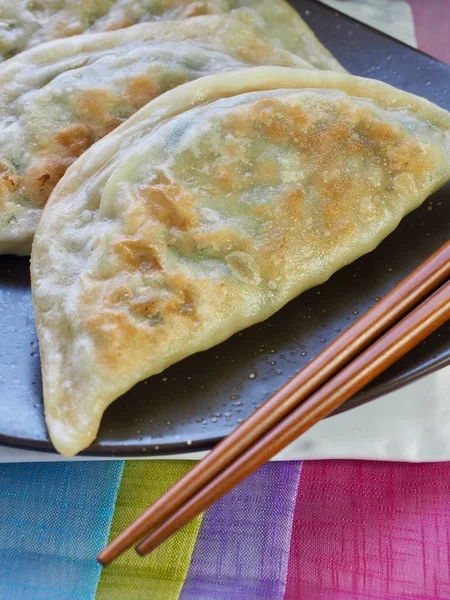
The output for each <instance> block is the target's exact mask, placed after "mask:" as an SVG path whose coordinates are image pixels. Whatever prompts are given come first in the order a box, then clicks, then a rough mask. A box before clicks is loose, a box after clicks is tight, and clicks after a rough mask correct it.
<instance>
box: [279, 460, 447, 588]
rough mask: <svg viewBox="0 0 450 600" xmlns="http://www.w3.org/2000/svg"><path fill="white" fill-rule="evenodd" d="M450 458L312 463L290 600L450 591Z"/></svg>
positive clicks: (297, 524)
mask: <svg viewBox="0 0 450 600" xmlns="http://www.w3.org/2000/svg"><path fill="white" fill-rule="evenodd" d="M449 531H450V464H449V463H435V464H426V465H425V464H423V465H408V464H404V463H382V462H378V463H377V462H364V461H317V462H316V461H312V462H306V463H304V467H303V473H302V481H301V486H300V490H299V495H298V497H297V505H296V508H295V516H294V525H293V531H292V542H291V553H290V558H289V571H288V582H287V590H286V596H285V600H306V599H307V600H323V599H328V598H332V599H333V600H360V599H361V600H362V599H364V600H367V599H375V598H377V599H378V598H379V599H383V600H406V599H414V600H419V599H420V600H438V599H442V600H443V599H448V598H450V560H449V556H450V537H449Z"/></svg>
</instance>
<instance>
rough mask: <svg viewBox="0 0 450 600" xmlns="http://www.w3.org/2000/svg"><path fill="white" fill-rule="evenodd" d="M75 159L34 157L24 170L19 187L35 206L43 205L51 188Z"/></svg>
mask: <svg viewBox="0 0 450 600" xmlns="http://www.w3.org/2000/svg"><path fill="white" fill-rule="evenodd" d="M74 160H75V157H63V156H59V157H52V156H49V157H48V158H44V159H42V158H39V157H38V158H35V159H34V160H33V161H32V163H31V164H30V166H29V167H28V169H27V170H26V171H25V173H24V175H23V178H22V181H21V187H23V188H24V190H25V192H26V194H27V195H28V196H29V197H30V198H32V199H33V203H34V204H35V205H36V206H44V205H45V203H46V202H47V200H48V197H49V196H50V194H51V193H52V191H53V188H54V187H55V185H56V184H57V183H58V181H59V180H60V179H61V177H62V176H63V175H64V173H65V172H66V171H67V169H68V168H69V167H70V165H71V164H72V163H73V161H74Z"/></svg>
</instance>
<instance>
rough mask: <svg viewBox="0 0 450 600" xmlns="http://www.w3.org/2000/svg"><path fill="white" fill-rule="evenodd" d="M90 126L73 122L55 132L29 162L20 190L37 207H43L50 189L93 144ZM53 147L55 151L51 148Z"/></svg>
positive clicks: (51, 189)
mask: <svg viewBox="0 0 450 600" xmlns="http://www.w3.org/2000/svg"><path fill="white" fill-rule="evenodd" d="M94 141H95V140H94V139H93V136H92V132H91V129H90V127H88V126H87V125H83V124H82V123H77V124H75V125H71V126H70V127H67V128H66V129H63V130H62V131H59V132H58V133H57V134H55V136H54V137H53V138H52V139H51V140H50V141H49V145H48V147H47V148H45V149H43V151H42V153H41V154H38V155H37V156H36V157H35V158H34V159H33V160H32V162H31V164H30V165H29V167H28V168H27V170H26V171H25V173H24V175H23V178H22V181H21V187H22V188H23V189H24V190H25V192H26V194H27V195H28V196H29V197H30V198H32V199H33V202H34V204H36V205H37V206H44V204H45V203H46V201H47V199H48V197H49V196H50V194H51V192H52V191H53V188H54V187H55V185H56V184H57V183H58V181H59V180H60V179H61V177H62V176H63V175H64V173H65V172H66V171H67V169H68V168H69V167H70V165H71V164H72V163H73V162H74V161H75V160H76V159H77V158H78V157H79V156H80V155H81V154H83V152H85V151H86V150H87V149H88V148H89V147H90V146H91V145H92V144H93V142H94ZM55 145H56V148H55Z"/></svg>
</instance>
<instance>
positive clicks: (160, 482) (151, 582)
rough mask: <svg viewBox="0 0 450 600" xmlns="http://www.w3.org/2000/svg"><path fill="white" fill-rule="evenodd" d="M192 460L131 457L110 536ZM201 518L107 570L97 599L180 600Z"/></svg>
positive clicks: (168, 485)
mask: <svg viewBox="0 0 450 600" xmlns="http://www.w3.org/2000/svg"><path fill="white" fill-rule="evenodd" d="M193 464H194V462H193V461H178V460H166V461H162V460H148V461H147V460H146V461H143V460H139V461H136V460H135V461H128V462H127V463H126V464H125V468H124V471H123V476H122V483H121V486H120V489H119V494H118V497H117V503H116V509H115V512H114V517H113V520H112V525H111V531H110V535H109V539H112V538H114V537H116V535H117V534H118V533H120V532H121V531H122V530H123V529H124V528H125V527H126V526H127V525H129V524H130V523H131V522H132V521H133V520H134V519H135V518H136V517H138V516H139V515H140V514H141V513H142V512H143V511H144V509H145V508H147V506H148V505H149V504H151V503H152V502H154V501H155V500H156V499H157V498H158V497H159V496H161V494H163V492H165V491H166V490H167V489H168V488H169V487H170V486H172V485H173V484H174V483H175V482H176V481H177V480H178V479H179V478H180V477H182V475H184V474H185V473H186V472H187V471H188V470H189V469H190V468H191V467H192V466H193ZM200 523H201V517H198V518H197V519H195V520H194V521H192V523H189V525H187V526H186V527H185V528H184V529H183V530H182V531H180V532H178V533H177V534H176V535H175V536H173V537H172V538H171V539H169V540H167V542H165V543H164V544H163V545H162V546H161V547H160V548H158V549H157V550H155V551H154V552H152V554H150V555H149V556H147V557H145V558H141V557H139V556H138V555H137V554H136V552H135V551H134V549H131V550H129V551H128V552H126V553H125V554H123V555H122V556H121V557H120V558H119V559H118V560H116V561H115V562H114V563H113V564H112V565H110V566H109V567H106V568H104V569H103V571H102V574H101V577H100V581H99V585H98V588H97V594H96V600H178V598H179V595H180V592H181V588H182V587H183V583H184V580H185V578H186V574H187V572H188V569H189V564H190V562H191V556H192V552H193V550H194V546H195V542H196V540H197V534H198V530H199V528H200Z"/></svg>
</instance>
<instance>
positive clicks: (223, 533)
mask: <svg viewBox="0 0 450 600" xmlns="http://www.w3.org/2000/svg"><path fill="white" fill-rule="evenodd" d="M192 464H193V463H192V461H170V462H167V461H127V462H123V461H114V462H101V463H92V462H91V463H88V462H78V463H57V464H49V463H40V464H37V463H34V464H20V465H19V464H16V465H14V464H11V465H2V466H1V467H0V558H1V560H0V598H2V600H3V599H4V600H319V599H320V600H324V599H325V600H327V599H333V600H356V599H358V600H359V599H364V600H366V599H383V600H406V599H414V600H418V599H421V600H428V599H429V600H432V599H433V600H434V599H436V600H437V599H448V598H450V561H449V556H450V536H449V531H450V464H449V463H434V464H426V465H423V464H422V465H421V464H416V465H410V464H405V463H385V462H367V461H308V462H304V463H301V462H299V461H297V462H296V461H292V462H282V463H269V464H268V465H266V466H265V467H264V468H262V469H260V470H259V471H258V472H257V473H255V474H254V475H253V476H252V477H250V478H249V479H248V480H247V481H245V482H244V483H243V484H242V485H241V486H240V487H239V488H237V489H236V490H234V491H232V492H230V493H229V494H228V495H227V496H225V497H224V498H223V499H222V500H220V501H219V502H218V503H217V504H216V505H214V506H213V507H212V508H211V509H210V510H208V511H207V512H206V514H205V515H204V516H203V518H198V519H196V520H195V521H194V522H193V523H191V524H190V525H189V526H188V527H186V528H185V529H184V530H183V531H181V532H179V533H178V534H177V535H176V536H175V537H174V538H172V539H170V540H168V541H167V542H166V543H165V544H164V545H163V546H161V547H160V548H159V549H158V550H157V551H156V552H154V553H153V554H152V555H150V556H149V557H147V558H145V559H141V558H139V557H138V556H137V555H136V554H135V553H134V551H129V552H128V553H126V554H125V555H123V556H122V557H121V558H120V559H119V560H118V561H117V562H116V563H113V565H111V566H109V567H108V568H106V569H103V570H102V571H101V569H100V567H99V566H98V565H97V564H96V562H95V559H94V558H95V555H96V553H97V552H98V551H99V550H100V549H101V547H102V546H103V544H104V543H105V542H106V541H107V539H108V537H111V536H114V535H115V534H116V533H118V532H119V531H120V530H121V529H122V528H123V527H124V525H126V524H127V523H129V522H130V520H131V519H132V518H133V517H135V516H137V515H138V514H139V513H140V512H141V511H142V509H143V508H144V507H145V506H147V504H148V503H149V502H151V501H152V500H153V499H155V498H156V497H158V496H159V495H160V494H161V493H162V492H163V491H164V490H165V489H167V488H168V487H169V486H170V485H171V484H173V482H174V481H175V480H177V479H178V478H179V477H180V476H181V475H182V474H183V473H185V472H186V471H187V470H188V469H189V468H190V467H191V466H192Z"/></svg>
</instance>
